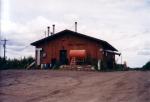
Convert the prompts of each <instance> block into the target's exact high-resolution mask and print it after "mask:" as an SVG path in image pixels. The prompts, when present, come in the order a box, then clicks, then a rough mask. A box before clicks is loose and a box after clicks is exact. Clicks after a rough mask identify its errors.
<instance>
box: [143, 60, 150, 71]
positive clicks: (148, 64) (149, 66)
mask: <svg viewBox="0 0 150 102" xmlns="http://www.w3.org/2000/svg"><path fill="white" fill-rule="evenodd" d="M142 69H143V70H150V61H148V62H147V63H146V64H145V65H144V66H143V67H142Z"/></svg>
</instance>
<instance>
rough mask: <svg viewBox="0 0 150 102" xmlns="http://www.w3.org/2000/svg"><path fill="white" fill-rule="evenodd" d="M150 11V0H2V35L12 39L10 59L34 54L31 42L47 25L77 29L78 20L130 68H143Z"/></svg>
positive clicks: (149, 43)
mask: <svg viewBox="0 0 150 102" xmlns="http://www.w3.org/2000/svg"><path fill="white" fill-rule="evenodd" d="M149 12H150V0H93V1H91V0H82V1H81V0H1V21H0V22H1V35H0V37H1V39H4V38H7V39H8V40H9V41H8V44H7V57H8V58H21V57H23V56H34V47H33V46H30V43H31V42H33V41H36V40H38V39H41V38H43V37H44V32H45V30H46V27H47V26H51V25H52V24H55V25H56V32H59V31H61V30H64V29H70V30H74V22H75V21H77V22H78V32H80V33H84V34H86V35H89V36H92V37H96V38H99V39H102V40H106V41H107V42H109V43H110V44H112V45H113V46H114V47H116V48H117V49H118V50H119V52H121V53H122V58H123V61H127V64H128V65H129V66H130V67H140V66H142V65H143V64H145V63H146V62H147V61H149V60H150V40H149V38H150V13H149ZM1 44H2V42H1ZM0 54H1V56H2V55H3V49H2V46H1V49H0ZM120 59H121V58H119V57H117V58H116V60H117V62H118V63H119V62H120Z"/></svg>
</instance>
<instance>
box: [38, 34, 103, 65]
mask: <svg viewBox="0 0 150 102" xmlns="http://www.w3.org/2000/svg"><path fill="white" fill-rule="evenodd" d="M37 48H43V52H44V53H46V57H42V55H41V63H42V64H47V63H51V59H52V58H55V59H56V60H59V54H60V50H63V49H64V50H67V58H68V59H69V51H70V50H83V49H84V50H86V52H87V56H88V57H91V58H95V59H103V53H102V52H100V51H99V49H100V48H102V46H101V44H99V43H97V42H96V41H91V40H89V39H86V38H81V37H78V36H72V35H64V36H62V37H59V38H56V39H53V40H51V41H45V43H43V44H41V45H39V46H37Z"/></svg>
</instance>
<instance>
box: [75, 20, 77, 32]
mask: <svg viewBox="0 0 150 102" xmlns="http://www.w3.org/2000/svg"><path fill="white" fill-rule="evenodd" d="M75 32H77V22H75Z"/></svg>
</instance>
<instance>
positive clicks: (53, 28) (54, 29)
mask: <svg viewBox="0 0 150 102" xmlns="http://www.w3.org/2000/svg"><path fill="white" fill-rule="evenodd" d="M52 26H53V34H55V24H53V25H52Z"/></svg>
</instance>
